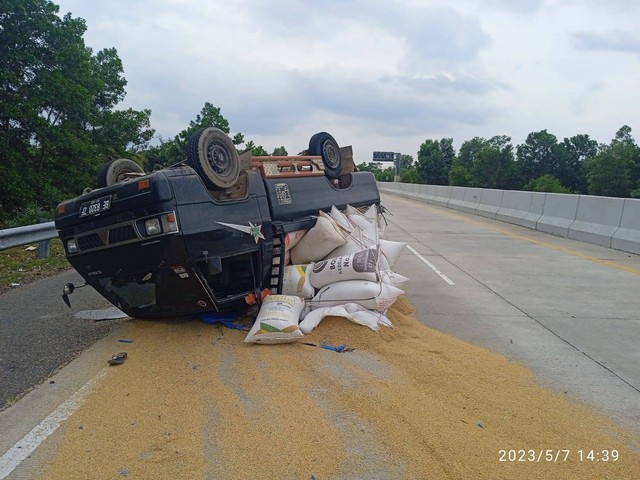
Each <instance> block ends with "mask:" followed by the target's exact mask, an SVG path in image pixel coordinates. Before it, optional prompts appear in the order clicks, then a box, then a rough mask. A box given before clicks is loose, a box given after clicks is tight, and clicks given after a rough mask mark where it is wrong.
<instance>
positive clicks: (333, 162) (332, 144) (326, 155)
mask: <svg viewBox="0 0 640 480" xmlns="http://www.w3.org/2000/svg"><path fill="white" fill-rule="evenodd" d="M309 155H319V156H321V157H322V163H324V174H325V175H326V176H327V177H329V178H340V172H342V156H341V155H340V147H339V146H338V142H336V140H335V139H334V138H333V137H332V136H331V135H329V134H328V133H327V132H320V133H316V134H315V135H314V136H312V137H311V140H309Z"/></svg>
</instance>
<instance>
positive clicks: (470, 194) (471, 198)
mask: <svg viewBox="0 0 640 480" xmlns="http://www.w3.org/2000/svg"><path fill="white" fill-rule="evenodd" d="M481 196H482V188H472V187H466V188H465V190H464V197H463V199H462V203H461V204H460V210H462V211H463V212H469V213H476V208H478V205H479V204H480V197H481Z"/></svg>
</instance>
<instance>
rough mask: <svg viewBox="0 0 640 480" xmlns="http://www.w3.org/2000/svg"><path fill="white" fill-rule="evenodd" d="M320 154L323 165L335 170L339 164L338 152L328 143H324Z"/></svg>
mask: <svg viewBox="0 0 640 480" xmlns="http://www.w3.org/2000/svg"><path fill="white" fill-rule="evenodd" d="M322 154H323V157H324V160H325V163H326V164H327V165H328V166H329V167H331V168H336V167H337V166H338V165H339V164H340V161H339V157H338V151H337V150H336V147H335V146H334V145H332V144H331V143H330V142H324V144H323V145H322Z"/></svg>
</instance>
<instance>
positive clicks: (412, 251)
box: [407, 245, 455, 285]
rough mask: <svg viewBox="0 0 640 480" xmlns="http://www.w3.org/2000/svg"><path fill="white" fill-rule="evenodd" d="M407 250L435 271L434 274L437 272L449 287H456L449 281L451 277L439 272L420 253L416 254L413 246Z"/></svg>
mask: <svg viewBox="0 0 640 480" xmlns="http://www.w3.org/2000/svg"><path fill="white" fill-rule="evenodd" d="M407 248H408V249H409V251H410V252H411V253H413V254H414V255H415V256H416V257H418V258H419V259H420V260H422V261H423V262H424V263H426V264H427V266H428V267H429V268H430V269H431V270H433V271H434V272H436V273H437V274H438V276H439V277H440V278H442V279H443V280H444V281H445V282H447V283H448V284H449V285H455V283H453V282H452V281H451V280H449V277H447V276H446V275H445V274H444V273H442V272H441V271H440V270H438V268H437V267H436V266H435V265H434V264H433V263H431V262H430V261H429V260H427V259H426V258H424V257H423V256H422V255H420V254H419V253H418V252H416V250H415V249H414V248H413V247H412V246H411V245H407Z"/></svg>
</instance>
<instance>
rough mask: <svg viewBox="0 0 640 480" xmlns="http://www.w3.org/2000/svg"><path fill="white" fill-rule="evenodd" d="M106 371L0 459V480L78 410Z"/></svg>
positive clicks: (105, 369)
mask: <svg viewBox="0 0 640 480" xmlns="http://www.w3.org/2000/svg"><path fill="white" fill-rule="evenodd" d="M107 369H108V367H105V368H103V369H102V370H101V371H100V372H98V374H97V375H96V376H95V377H93V378H92V379H91V380H89V381H88V382H87V383H85V384H84V385H83V386H82V387H80V390H78V391H77V392H76V393H74V394H73V395H71V397H69V399H68V400H66V401H65V402H63V403H62V404H60V405H59V406H58V408H56V409H55V410H54V411H53V412H51V413H50V414H49V416H47V418H45V419H44V420H42V422H40V423H39V424H38V425H36V426H35V427H33V429H31V431H30V432H29V433H27V434H26V435H25V436H24V437H22V440H20V441H19V442H18V443H16V444H15V445H14V446H13V447H11V448H10V449H9V450H7V451H6V452H5V454H4V455H2V457H0V480H2V479H3V478H5V477H7V476H8V475H9V474H10V473H11V472H12V471H13V470H14V469H15V468H16V467H17V466H18V465H20V463H22V461H23V460H24V459H25V458H27V457H28V456H29V455H31V453H33V451H34V450H35V449H36V448H38V446H39V445H40V444H41V443H42V442H44V441H45V440H46V439H47V437H48V436H49V435H51V434H52V433H53V432H55V431H56V429H57V428H58V427H59V426H60V424H61V423H62V422H64V421H65V420H67V419H68V418H69V417H70V416H71V414H73V412H74V411H75V410H77V409H78V407H79V406H80V405H81V404H82V401H83V400H84V399H85V397H86V396H87V395H88V394H89V392H90V391H91V389H92V388H93V387H94V386H95V384H96V383H97V382H98V380H100V379H101V378H102V377H104V376H105V375H106V373H107Z"/></svg>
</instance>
